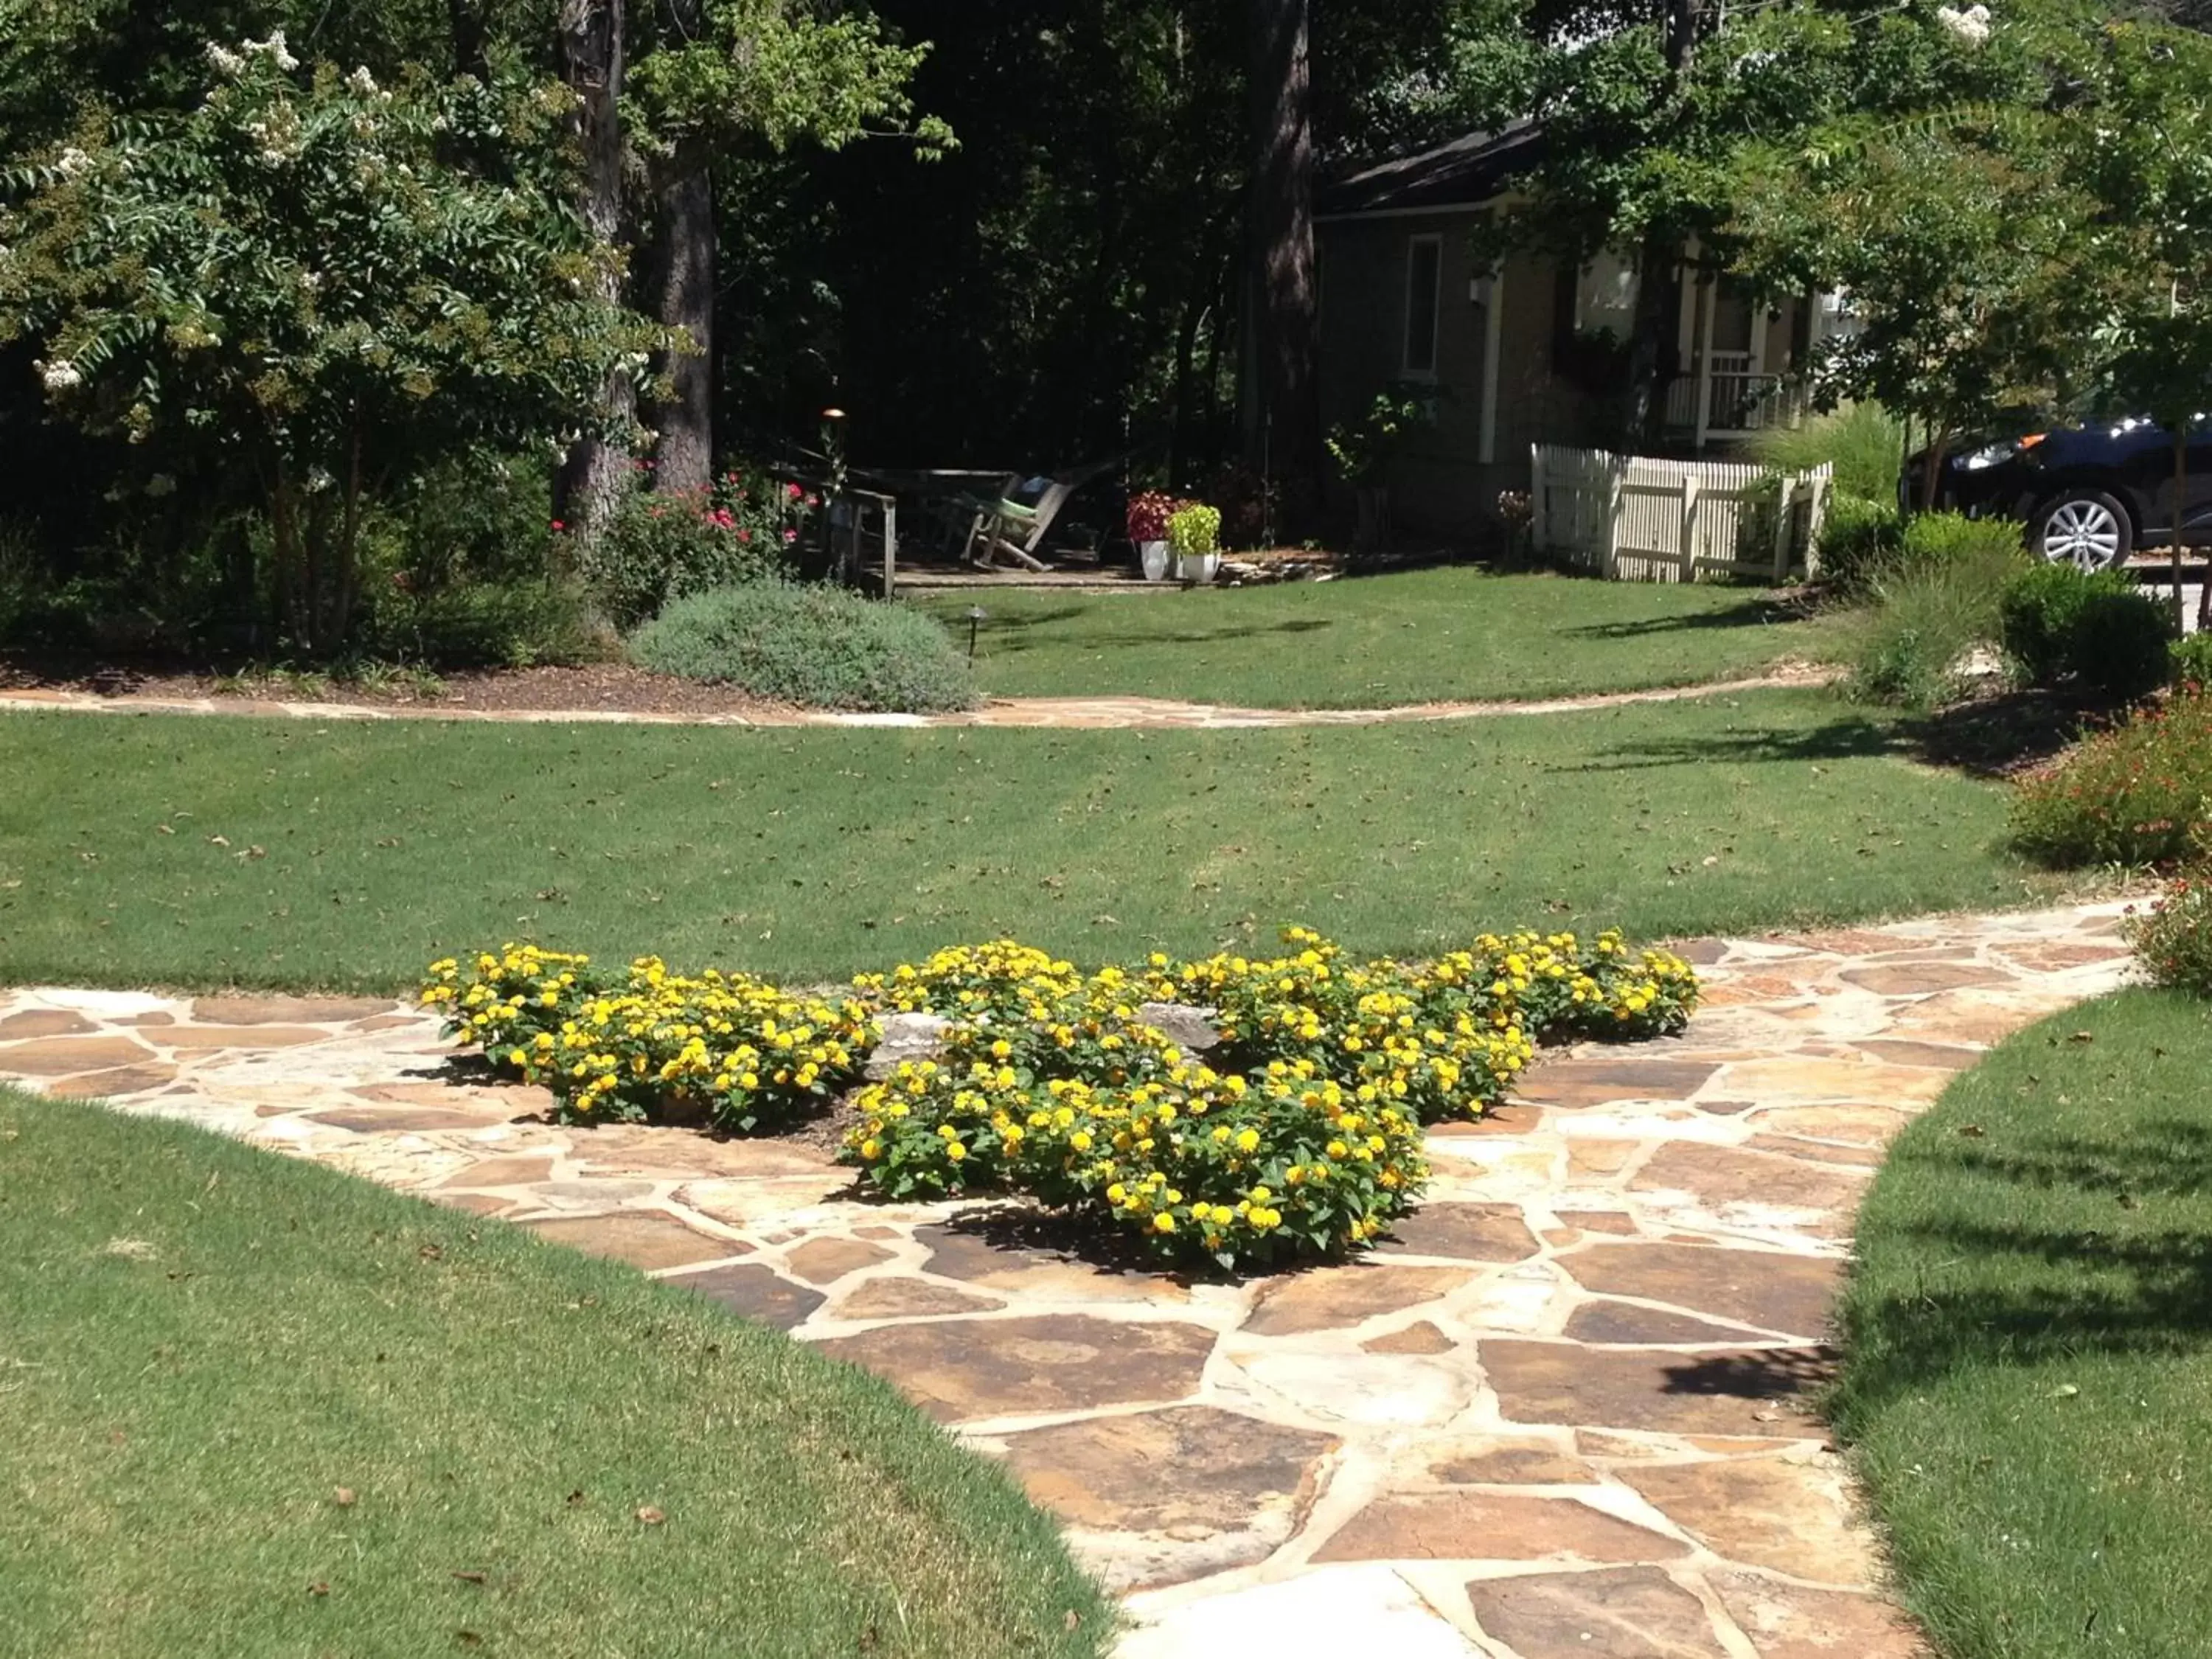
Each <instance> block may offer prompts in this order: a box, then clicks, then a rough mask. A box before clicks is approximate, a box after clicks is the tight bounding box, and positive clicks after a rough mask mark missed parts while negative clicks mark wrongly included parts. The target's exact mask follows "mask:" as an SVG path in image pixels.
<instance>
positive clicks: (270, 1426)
mask: <svg viewBox="0 0 2212 1659" xmlns="http://www.w3.org/2000/svg"><path fill="white" fill-rule="evenodd" d="M0 1447H5V1448H6V1450H5V1452H4V1454H0V1468H4V1470H5V1475H6V1480H5V1492H6V1501H5V1502H4V1503H0V1607H4V1608H5V1609H6V1612H5V1613H4V1615H0V1654H7V1655H10V1656H14V1655H21V1656H25V1659H29V1656H33V1655H36V1656H39V1659H61V1656H72V1659H85V1656H117V1659H126V1656H127V1659H137V1656H143V1655H155V1654H197V1653H221V1654H222V1655H223V1656H225V1659H261V1656H270V1659H276V1656H284V1659H292V1656H296V1655H311V1654H341V1653H342V1654H347V1655H353V1656H376V1655H390V1656H393V1659H398V1656H408V1659H413V1656H419V1655H426V1654H447V1653H483V1654H487V1655H511V1656H515V1659H522V1656H532V1655H586V1654H589V1655H594V1656H608V1659H614V1656H637V1659H647V1656H651V1659H664V1656H671V1655H690V1654H696V1655H702V1656H703V1655H709V1654H711V1655H714V1656H717V1659H720V1656H730V1655H753V1656H759V1659H813V1656H821V1659H831V1656H835V1659H849V1656H853V1655H858V1654H881V1655H885V1656H890V1655H913V1656H923V1655H936V1656H960V1659H1001V1656H1007V1655H1033V1656H1053V1659H1095V1656H1096V1655H1097V1654H1098V1653H1099V1652H1100V1650H1102V1648H1103V1646H1104V1645H1105V1643H1104V1638H1105V1635H1106V1634H1107V1631H1108V1625H1109V1613H1108V1611H1107V1608H1106V1605H1105V1603H1104V1602H1103V1600H1102V1599H1101V1597H1100V1595H1099V1594H1098V1593H1097V1590H1096V1589H1094V1588H1093V1587H1092V1586H1091V1584H1090V1583H1088V1581H1086V1580H1085V1578H1084V1577H1081V1576H1080V1575H1079V1573H1078V1572H1077V1571H1075V1570H1074V1569H1073V1566H1071V1565H1070V1563H1069V1561H1068V1559H1067V1557H1066V1553H1065V1552H1064V1551H1063V1549H1062V1547H1061V1545H1060V1540H1059V1537H1058V1534H1056V1533H1055V1531H1054V1528H1053V1527H1052V1525H1051V1523H1050V1522H1048V1521H1047V1520H1046V1519H1045V1518H1044V1517H1043V1516H1041V1515H1039V1514H1038V1513H1037V1512H1036V1510H1032V1509H1031V1508H1030V1506H1029V1504H1027V1503H1026V1502H1025V1501H1024V1499H1023V1498H1021V1496H1020V1495H1019V1493H1018V1491H1017V1490H1016V1489H1015V1488H1014V1486H1012V1483H1011V1482H1010V1481H1009V1480H1006V1478H1005V1477H1004V1476H1003V1475H1002V1474H1000V1471H998V1470H997V1469H996V1468H993V1467H991V1466H989V1465H988V1464H987V1462H985V1461H984V1460H982V1459H981V1458H979V1457H975V1456H972V1455H969V1454H968V1453H966V1452H963V1451H962V1450H960V1449H957V1447H956V1446H955V1445H954V1444H953V1443H952V1442H951V1440H950V1439H948V1438H947V1437H945V1436H944V1435H943V1434H942V1433H941V1432H939V1431H938V1430H937V1429H935V1428H934V1427H933V1426H932V1425H929V1424H927V1422H925V1421H924V1420H923V1419H921V1417H920V1416H919V1415H918V1414H917V1413H915V1412H914V1411H912V1410H911V1409H909V1408H908V1407H907V1406H906V1405H905V1404H903V1403H902V1401H900V1400H899V1399H898V1398H897V1397H896V1395H894V1394H893V1393H892V1392H891V1390H890V1387H889V1386H888V1385H886V1384H884V1383H880V1382H878V1381H877V1380H876V1379H874V1378H872V1377H870V1376H866V1375H865V1374H864V1373H862V1372H860V1371H858V1370H853V1369H851V1368H849V1367H847V1366H843V1365H839V1364H833V1363H831V1362H829V1361H826V1360H823V1359H822V1358H817V1356H815V1355H813V1354H811V1353H809V1352H806V1351H805V1349H804V1348H802V1347H800V1346H798V1345H796V1344H794V1343H792V1342H790V1341H788V1340H786V1339H785V1338H783V1337H782V1336H780V1335H778V1334H775V1333H774V1332H772V1331H769V1330H768V1329H766V1328H763V1327H760V1326H756V1325H750V1324H747V1323H744V1322H739V1321H737V1320H734V1319H731V1318H727V1317H725V1316H722V1315H721V1314H720V1312H719V1311H718V1310H715V1309H714V1308H712V1307H711V1306H710V1305H709V1304H707V1303H705V1302H702V1301H700V1300H697V1299H696V1298H695V1297H691V1296H690V1295H688V1294H686V1293H684V1292H682V1291H676V1290H671V1289H668V1288H665V1287H662V1286H658V1285H652V1284H650V1283H648V1282H647V1280H645V1279H642V1278H641V1277H639V1276H638V1275H637V1274H635V1273H632V1272H630V1271H629V1269H627V1268H623V1267H617V1266H615V1265H613V1264H611V1263H607V1262H601V1261H590V1260H586V1258H584V1257H582V1256H580V1255H574V1254H572V1253H570V1252H568V1251H567V1250H564V1249H558V1248H556V1247H554V1246H551V1245H547V1244H543V1243H539V1242H538V1241H537V1240H536V1239H533V1238H532V1237H530V1236H529V1235H528V1234H526V1233H524V1232H521V1231H517V1230H514V1229H511V1228H508V1227H506V1226H504V1225H501V1224H499V1223H496V1222H484V1221H479V1220H475V1219H471V1218H468V1217H465V1216H462V1215H459V1214H456V1213H454V1212H451V1211H445V1210H439V1209H435V1208H433V1207H431V1206H428V1205H425V1204H422V1203H419V1202H417V1201H416V1200H411V1199H406V1198H402V1197H399V1196H398V1195H397V1194H392V1193H389V1192H386V1191H385V1190H384V1189H382V1188H378V1187H374V1186H372V1185H370V1184H369V1183H368V1182H363V1181H358V1180H356V1179H353V1178H351V1177H349V1176H341V1175H337V1174H335V1173H333V1172H331V1171H329V1170H322V1169H319V1168H315V1167H313V1166H311V1165H307V1164H296V1163H293V1162H290V1161H289V1160H286V1159H283V1158H278V1157H276V1155H274V1154H271V1153H267V1152H258V1151H255V1150H253V1149H252V1148H249V1147H246V1146H242V1145H240V1144H237V1143H235V1142H232V1141H228V1140H224V1139H220V1138H218V1137H216V1136H213V1135H209V1134H205V1133H200V1132H198V1131H196V1130H192V1129H188V1128H185V1127H181V1126H179V1125H175V1124H165V1123H160V1122H155V1121H144V1120H134V1119H128V1118H124V1117H120V1116H117V1115H112V1114H110V1113H108V1112H106V1111H105V1110H103V1109H100V1108H97V1107H88V1106H76V1105H66V1104H60V1103H41V1102H33V1101H30V1100H27V1099H25V1098H23V1097H21V1096H19V1095H5V1094H0ZM341 1489H343V1490H344V1491H345V1492H349V1493H350V1494H352V1501H351V1502H349V1503H348V1502H345V1501H343V1500H342V1499H341V1498H339V1497H338V1493H339V1492H340V1490H341ZM648 1507H649V1508H651V1509H653V1510H659V1511H660V1513H661V1516H663V1517H664V1518H663V1519H662V1520H661V1521H660V1522H659V1523H658V1524H647V1523H646V1522H641V1520H640V1519H639V1511H640V1510H641V1509H646V1508H648ZM1071 1614H1072V1615H1073V1620H1071V1618H1070V1615H1071ZM1071 1622H1072V1624H1073V1628H1072V1629H1071V1628H1070V1626H1071Z"/></svg>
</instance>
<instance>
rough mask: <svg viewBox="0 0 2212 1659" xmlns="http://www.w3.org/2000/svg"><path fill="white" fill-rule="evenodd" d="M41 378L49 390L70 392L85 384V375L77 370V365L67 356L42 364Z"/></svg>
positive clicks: (40, 366)
mask: <svg viewBox="0 0 2212 1659" xmlns="http://www.w3.org/2000/svg"><path fill="white" fill-rule="evenodd" d="M39 378H40V380H43V381H44V382H45V383H46V390H47V391H49V392H68V391H70V390H71V389H72V388H74V387H76V386H82V385H83V384H84V376H83V375H82V374H79V373H78V372H77V367H76V364H75V363H73V362H69V361H68V360H67V359H66V358H58V359H56V360H55V361H54V362H51V363H41V364H40V365H39Z"/></svg>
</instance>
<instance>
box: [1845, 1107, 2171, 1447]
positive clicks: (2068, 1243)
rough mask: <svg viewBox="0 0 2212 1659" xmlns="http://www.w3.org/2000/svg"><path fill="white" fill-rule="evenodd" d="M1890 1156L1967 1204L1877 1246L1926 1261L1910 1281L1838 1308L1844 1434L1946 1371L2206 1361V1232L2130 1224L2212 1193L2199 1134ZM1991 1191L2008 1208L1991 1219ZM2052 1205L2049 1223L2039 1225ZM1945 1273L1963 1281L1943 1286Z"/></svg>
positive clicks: (2150, 1133) (2167, 1131)
mask: <svg viewBox="0 0 2212 1659" xmlns="http://www.w3.org/2000/svg"><path fill="white" fill-rule="evenodd" d="M2008 1133H2009V1134H2012V1135H2016V1134H2017V1133H2018V1131H2017V1130H2016V1129H2015V1130H2013V1131H2009V1132H2008ZM1898 1156H1899V1157H1901V1158H1903V1159H1904V1160H1905V1164H1903V1165H1902V1166H1901V1167H1900V1168H1899V1170H1897V1171H1896V1172H1895V1173H1896V1175H1897V1176H1902V1177H1904V1178H1906V1179H1914V1178H1916V1177H1917V1179H1918V1180H1921V1181H1926V1182H1931V1183H1932V1182H1940V1183H1941V1188H1939V1190H1940V1189H1943V1188H1953V1187H1954V1186H1955V1187H1956V1188H1960V1189H1962V1190H1964V1191H1966V1192H1967V1193H1970V1194H1973V1195H1974V1196H1972V1198H1971V1200H1969V1203H1968V1205H1967V1206H1964V1207H1967V1208H1970V1209H1971V1214H1957V1215H1946V1214H1944V1213H1942V1209H1941V1208H1940V1207H1938V1208H1937V1210H1936V1213H1935V1214H1934V1215H1933V1216H1931V1217H1929V1218H1925V1219H1922V1220H1919V1221H1917V1222H1915V1223H1913V1224H1911V1225H1909V1226H1907V1227H1906V1228H1905V1229H1904V1230H1903V1233H1902V1237H1900V1238H1899V1240H1898V1241H1897V1242H1896V1243H1894V1244H1893V1245H1892V1246H1891V1247H1890V1248H1892V1249H1899V1250H1901V1251H1903V1252H1905V1254H1907V1255H1910V1256H1911V1257H1912V1258H1915V1259H1918V1260H1922V1261H1925V1262H1927V1263H1928V1266H1927V1267H1925V1268H1924V1269H1923V1270H1922V1271H1921V1272H1917V1273H1914V1274H1913V1275H1912V1278H1911V1282H1910V1283H1899V1284H1897V1285H1895V1286H1894V1288H1892V1289H1889V1290H1887V1291H1884V1292H1882V1293H1881V1294H1879V1295H1869V1294H1866V1293H1865V1292H1864V1291H1860V1292H1858V1293H1856V1294H1854V1295H1852V1296H1850V1297H1847V1298H1846V1301H1845V1306H1844V1314H1845V1329H1844V1335H1845V1340H1846V1346H1847V1347H1848V1349H1849V1350H1850V1352H1851V1354H1852V1363H1851V1366H1850V1371H1849V1374H1848V1376H1847V1377H1846V1379H1845V1386H1844V1390H1843V1392H1842V1393H1841V1394H1840V1395H1838V1405H1839V1407H1840V1408H1841V1414H1842V1415H1843V1417H1844V1420H1845V1421H1846V1424H1847V1425H1848V1423H1849V1422H1850V1419H1853V1418H1855V1417H1857V1415H1858V1414H1859V1413H1862V1412H1869V1411H1874V1410H1877V1409H1879V1407H1881V1404H1882V1403H1883V1402H1885V1401H1890V1400H1893V1399H1895V1398H1897V1397H1899V1396H1900V1395H1907V1394H1910V1393H1911V1392H1913V1391H1915V1390H1917V1389H1923V1388H1926V1387H1928V1386H1929V1385H1931V1384H1933V1383H1937V1382H1939V1381H1941V1379H1942V1378H1944V1377H1945V1376H1949V1375H1951V1374H1953V1373H1955V1372H1959V1371H1962V1370H1968V1371H1971V1370H1993V1369H1996V1368H1998V1367H2005V1366H2031V1365H2036V1364H2043V1363H2045V1362H2051V1361H2061V1360H2077V1359H2080V1358H2085V1357H2087V1358H2096V1357H2102V1356H2114V1355H2141V1356H2144V1357H2150V1358H2161V1357H2162V1358H2182V1357H2190V1356H2204V1355H2207V1354H2212V1227H2208V1226H2205V1225H2185V1224H2184V1225H2142V1224H2141V1223H2140V1222H2138V1221H2137V1220H2136V1213H2137V1212H2138V1211H2139V1209H2140V1208H2141V1207H2142V1206H2143V1205H2144V1204H2145V1203H2146V1201H2148V1202H2153V1203H2155V1202H2158V1201H2159V1200H2188V1199H2195V1198H2200V1197H2201V1196H2202V1195H2203V1194H2206V1193H2208V1192H2212V1125H2207V1124H2203V1123H2200V1122H2197V1121H2194V1120H2191V1119H2187V1118H2182V1117H2178V1116H2167V1117H2162V1118H2158V1119H2154V1120H2147V1121H2144V1123H2143V1124H2142V1126H2141V1129H2140V1132H2139V1133H2137V1134H2136V1135H2135V1136H2133V1137H2131V1139H2130V1141H2129V1142H2128V1143H2126V1144H2122V1145H2115V1144H2114V1143H2113V1142H2112V1141H2111V1140H2097V1141H2083V1140H2080V1139H2075V1138H2073V1137H2069V1136H2063V1135H2045V1136H2033V1137H2030V1138H2028V1139H2027V1140H2026V1141H2025V1144H2020V1145H2006V1146H1994V1147H1993V1146H1990V1145H1989V1144H1988V1143H1987V1142H1985V1141H1984V1140H1982V1139H1979V1138H1969V1137H1966V1136H1964V1135H1959V1136H1955V1137H1953V1138H1951V1139H1947V1140H1945V1141H1943V1142H1941V1143H1938V1144H1936V1146H1933V1147H1930V1146H1928V1145H1927V1144H1925V1143H1923V1144H1922V1145H1919V1146H1908V1147H1907V1148H1905V1149H1904V1151H1903V1152H1901V1153H1900V1154H1899V1155H1898ZM1914 1165H1917V1166H1920V1167H1919V1168H1918V1169H1917V1170H1916V1169H1914V1168H1913V1167H1912V1166H1914ZM1938 1170H1941V1171H1942V1172H1943V1173H1942V1175H1941V1176H1938V1175H1937V1174H1936V1171H1938ZM1992 1182H1996V1183H2002V1186H2003V1187H2004V1188H2010V1189H2016V1190H2017V1191H2018V1193H2019V1194H2020V1198H2019V1201H2018V1202H2017V1203H2011V1204H1997V1205H1992V1204H1991V1203H1990V1202H1989V1200H1988V1199H1987V1197H1986V1191H1987V1188H1988V1187H1989V1186H1990V1183H1992ZM2054 1198H2056V1199H2057V1200H2059V1203H2058V1206H2057V1207H2058V1208H2059V1210H2060V1213H2059V1214H2057V1215H2056V1216H2051V1217H2050V1218H2047V1219H2044V1218H2039V1212H2044V1213H2047V1212H2049V1211H2050V1210H2051V1208H2052V1207H2053V1206H2052V1205H2051V1200H2052V1199H2054ZM1991 1215H2008V1217H2009V1218H2007V1219H2004V1220H2002V1221H1993V1220H1990V1219H1988V1217H1990V1216H1991ZM2103 1215H2109V1216H2110V1217H2111V1221H2110V1224H2109V1225H2100V1220H2099V1218H2100V1216H2103ZM1879 1248H1881V1247H1880V1246H1879V1245H1878V1246H1877V1249H1879ZM1961 1269H1964V1270H1965V1276H1967V1277H1968V1278H1969V1282H1966V1283H1959V1282H1957V1281H1958V1280H1959V1279H1960V1278H1961V1277H1962V1274H1961V1272H1960V1270H1961ZM1896 1278H1898V1275H1897V1274H1896V1273H1894V1271H1893V1270H1888V1271H1885V1279H1886V1280H1888V1279H1896Z"/></svg>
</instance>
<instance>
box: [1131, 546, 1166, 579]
mask: <svg viewBox="0 0 2212 1659" xmlns="http://www.w3.org/2000/svg"><path fill="white" fill-rule="evenodd" d="M1137 562H1138V563H1139V564H1140V565H1142V566H1143V567H1144V571H1145V580H1146V581H1148V582H1164V581H1165V580H1167V579H1168V566H1169V564H1170V562H1172V561H1170V558H1169V556H1168V544H1166V543H1165V542H1139V543H1138V544H1137Z"/></svg>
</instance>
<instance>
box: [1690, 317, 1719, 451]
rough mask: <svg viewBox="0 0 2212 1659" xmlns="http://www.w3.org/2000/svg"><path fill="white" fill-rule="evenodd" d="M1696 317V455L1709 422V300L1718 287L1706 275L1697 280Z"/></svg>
mask: <svg viewBox="0 0 2212 1659" xmlns="http://www.w3.org/2000/svg"><path fill="white" fill-rule="evenodd" d="M1699 287H1700V297H1699V306H1698V311H1699V318H1698V355H1697V358H1696V363H1697V369H1696V373H1697V376H1698V453H1699V454H1700V455H1702V454H1704V453H1705V435H1706V432H1707V430H1708V429H1709V428H1711V425H1712V423H1713V301H1714V299H1715V298H1716V296H1717V293H1718V291H1719V289H1720V284H1719V283H1717V282H1715V281H1713V280H1712V278H1711V276H1705V277H1702V278H1700V282H1699Z"/></svg>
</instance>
